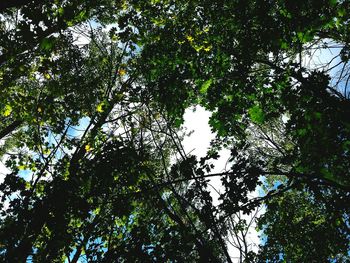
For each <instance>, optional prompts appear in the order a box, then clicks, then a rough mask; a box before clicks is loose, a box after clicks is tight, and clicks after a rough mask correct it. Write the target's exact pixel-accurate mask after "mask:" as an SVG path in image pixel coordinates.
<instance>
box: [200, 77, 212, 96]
mask: <svg viewBox="0 0 350 263" xmlns="http://www.w3.org/2000/svg"><path fill="white" fill-rule="evenodd" d="M212 82H213V80H212V79H209V80H207V81H205V82H204V83H203V84H202V86H201V88H200V90H199V92H200V93H201V94H206V93H207V91H208V89H209V87H210V85H211V84H212Z"/></svg>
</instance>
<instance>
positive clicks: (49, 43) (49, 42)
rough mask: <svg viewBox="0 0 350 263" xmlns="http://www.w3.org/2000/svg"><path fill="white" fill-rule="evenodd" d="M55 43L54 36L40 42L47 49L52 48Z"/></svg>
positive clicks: (43, 48)
mask: <svg viewBox="0 0 350 263" xmlns="http://www.w3.org/2000/svg"><path fill="white" fill-rule="evenodd" d="M54 44H55V39H54V38H53V37H49V38H44V39H43V40H42V41H41V43H40V48H41V49H42V50H45V51H50V50H52V48H53V46H54Z"/></svg>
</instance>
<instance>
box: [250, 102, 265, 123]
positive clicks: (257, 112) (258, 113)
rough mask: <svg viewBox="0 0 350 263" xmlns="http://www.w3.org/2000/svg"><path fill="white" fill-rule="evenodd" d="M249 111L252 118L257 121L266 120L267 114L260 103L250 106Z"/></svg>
mask: <svg viewBox="0 0 350 263" xmlns="http://www.w3.org/2000/svg"><path fill="white" fill-rule="evenodd" d="M248 113H249V117H250V119H251V120H252V121H253V122H255V123H259V124H261V123H263V122H264V120H265V114H264V112H263V110H262V109H261V108H260V107H259V106H258V105H255V106H253V107H252V108H250V109H249V110H248Z"/></svg>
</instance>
